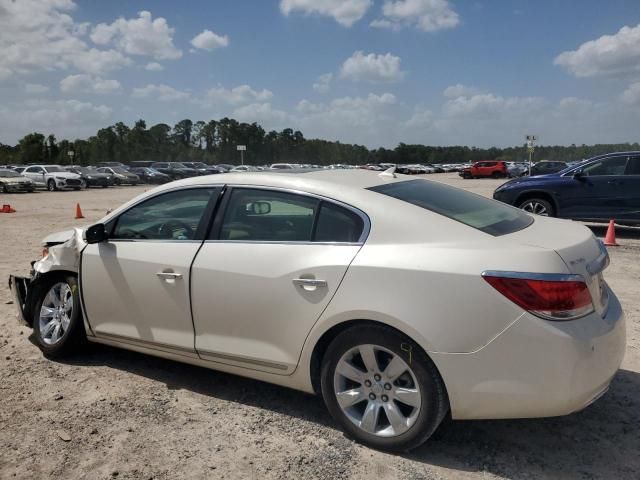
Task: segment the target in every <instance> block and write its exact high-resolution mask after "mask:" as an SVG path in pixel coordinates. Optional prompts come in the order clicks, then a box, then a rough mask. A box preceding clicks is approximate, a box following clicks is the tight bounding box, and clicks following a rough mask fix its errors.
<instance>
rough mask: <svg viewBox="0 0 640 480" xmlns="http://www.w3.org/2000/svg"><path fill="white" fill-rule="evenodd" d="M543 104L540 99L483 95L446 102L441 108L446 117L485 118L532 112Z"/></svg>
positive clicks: (542, 100) (491, 94)
mask: <svg viewBox="0 0 640 480" xmlns="http://www.w3.org/2000/svg"><path fill="white" fill-rule="evenodd" d="M544 104H545V101H544V99H542V98H540V97H506V98H505V97H502V96H500V95H495V94H493V93H483V94H477V95H472V96H470V97H457V98H454V99H451V100H448V101H447V102H446V103H445V104H444V107H443V111H444V113H445V115H446V116H449V117H456V116H468V117H471V116H486V115H494V114H504V113H505V112H522V113H527V112H533V111H534V110H537V109H538V108H540V107H542V106H543V105H544Z"/></svg>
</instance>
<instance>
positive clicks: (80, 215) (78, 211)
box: [76, 203, 84, 218]
mask: <svg viewBox="0 0 640 480" xmlns="http://www.w3.org/2000/svg"><path fill="white" fill-rule="evenodd" d="M76 218H84V215H82V209H81V208H80V204H79V203H76Z"/></svg>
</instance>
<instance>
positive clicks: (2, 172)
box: [0, 170, 20, 178]
mask: <svg viewBox="0 0 640 480" xmlns="http://www.w3.org/2000/svg"><path fill="white" fill-rule="evenodd" d="M19 176H20V174H19V173H18V172H14V171H13V170H0V177H5V178H8V177H11V178H13V177H19Z"/></svg>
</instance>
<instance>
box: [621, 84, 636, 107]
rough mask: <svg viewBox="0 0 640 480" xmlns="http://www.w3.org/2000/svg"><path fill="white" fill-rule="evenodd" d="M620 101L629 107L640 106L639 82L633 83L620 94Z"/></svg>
mask: <svg viewBox="0 0 640 480" xmlns="http://www.w3.org/2000/svg"><path fill="white" fill-rule="evenodd" d="M622 101H623V102H624V103H627V104H629V105H640V82H635V83H632V84H631V85H629V87H628V88H627V89H626V90H625V91H624V93H623V94H622Z"/></svg>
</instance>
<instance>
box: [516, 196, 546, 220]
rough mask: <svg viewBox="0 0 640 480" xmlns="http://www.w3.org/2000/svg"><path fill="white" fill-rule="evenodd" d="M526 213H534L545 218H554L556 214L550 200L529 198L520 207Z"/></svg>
mask: <svg viewBox="0 0 640 480" xmlns="http://www.w3.org/2000/svg"><path fill="white" fill-rule="evenodd" d="M518 207H519V208H521V209H522V210H524V211H525V212H529V213H534V214H536V215H541V216H543V217H553V216H555V212H554V210H553V205H551V203H550V202H549V201H548V200H544V199H542V198H527V199H526V200H524V201H523V202H521V203H520V205H518Z"/></svg>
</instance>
